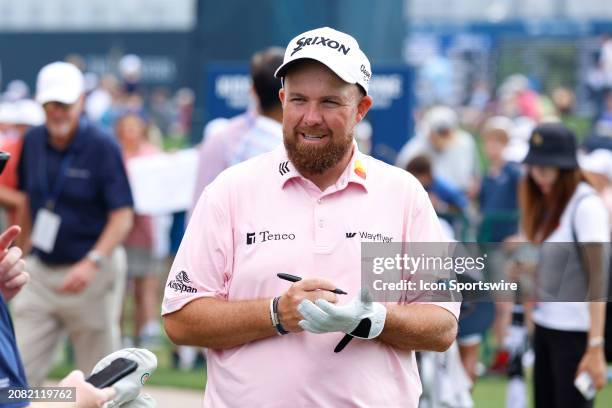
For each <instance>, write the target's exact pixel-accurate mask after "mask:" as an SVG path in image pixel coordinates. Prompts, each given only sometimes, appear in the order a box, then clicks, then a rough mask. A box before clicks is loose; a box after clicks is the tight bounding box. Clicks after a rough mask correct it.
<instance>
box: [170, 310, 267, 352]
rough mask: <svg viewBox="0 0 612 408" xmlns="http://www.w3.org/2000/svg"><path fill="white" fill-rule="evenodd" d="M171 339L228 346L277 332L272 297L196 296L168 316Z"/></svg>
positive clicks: (208, 345) (241, 343) (191, 343)
mask: <svg viewBox="0 0 612 408" xmlns="http://www.w3.org/2000/svg"><path fill="white" fill-rule="evenodd" d="M164 326H165V328H166V333H167V334H168V336H169V337H170V339H171V340H172V341H173V342H174V343H176V344H179V345H190V346H199V347H208V348H213V349H225V348H232V347H237V346H240V345H243V344H246V343H250V342H252V341H255V340H260V339H264V338H267V337H271V336H275V335H276V329H275V328H274V327H273V326H272V322H271V321H270V300H269V299H268V300H265V299H262V300H248V301H225V300H220V299H215V298H200V299H196V300H194V301H192V302H190V303H188V304H187V305H185V307H183V308H182V309H181V310H179V311H176V312H174V313H171V314H168V315H166V316H164Z"/></svg>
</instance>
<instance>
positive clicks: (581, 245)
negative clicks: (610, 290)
mask: <svg viewBox="0 0 612 408" xmlns="http://www.w3.org/2000/svg"><path fill="white" fill-rule="evenodd" d="M524 163H525V164H526V165H527V169H528V170H527V176H526V178H525V179H524V180H523V181H522V184H521V187H520V195H519V196H520V207H521V219H522V221H521V222H522V225H521V226H522V229H523V232H524V234H525V235H526V237H527V238H528V239H529V241H531V242H533V243H537V244H540V256H539V259H538V264H537V269H536V271H537V275H536V276H537V281H538V294H537V301H538V302H537V303H536V307H535V310H534V312H533V320H534V322H535V341H534V349H535V369H534V385H535V387H534V388H535V393H534V396H535V407H536V408H539V407H547V408H558V407H568V408H569V407H572V408H578V407H592V406H593V400H592V399H591V400H587V399H586V398H585V397H584V396H583V394H581V392H580V391H579V390H578V389H577V388H576V387H575V386H574V380H575V379H576V377H578V376H579V375H580V374H582V373H583V372H586V373H588V375H589V376H590V378H591V380H592V383H593V385H594V386H595V388H596V389H601V388H602V387H603V386H604V385H605V381H606V363H605V357H604V347H603V346H604V338H603V333H604V321H605V303H603V302H600V301H590V302H586V301H580V300H593V299H599V300H601V299H602V298H604V297H605V295H606V293H605V289H604V288H605V287H606V285H605V282H606V276H605V275H606V271H607V253H606V249H607V245H606V244H605V243H608V242H609V237H610V224H609V220H608V214H607V211H606V208H605V206H604V204H603V202H602V200H601V198H599V197H598V195H597V194H596V192H595V190H594V189H593V188H592V187H591V186H590V185H589V184H588V183H586V182H585V181H584V177H583V176H582V173H581V170H580V169H579V167H578V162H577V159H576V140H575V136H574V134H573V133H572V132H571V131H570V130H568V129H567V128H566V127H564V126H563V125H561V124H559V123H546V124H541V125H539V126H538V127H536V128H535V129H534V131H533V132H532V135H531V139H530V141H529V153H528V154H527V157H526V158H525V160H524ZM587 243H589V244H587ZM583 260H585V262H583ZM586 260H588V261H589V262H586ZM587 294H588V297H587V296H586V295H587Z"/></svg>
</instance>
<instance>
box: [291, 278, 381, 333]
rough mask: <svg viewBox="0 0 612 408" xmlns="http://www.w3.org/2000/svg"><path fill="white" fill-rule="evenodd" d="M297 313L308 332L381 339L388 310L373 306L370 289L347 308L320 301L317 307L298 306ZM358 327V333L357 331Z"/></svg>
mask: <svg viewBox="0 0 612 408" xmlns="http://www.w3.org/2000/svg"><path fill="white" fill-rule="evenodd" d="M298 312H300V313H301V314H302V316H304V320H300V321H299V323H298V324H299V325H300V327H301V328H302V329H304V330H306V331H308V332H311V333H317V334H319V333H331V332H344V333H346V334H350V335H351V336H353V337H359V338H362V339H373V338H374V337H377V336H378V335H380V333H381V332H382V330H383V327H384V326H385V318H386V317H387V308H386V307H384V306H383V305H382V304H380V303H376V302H372V297H371V296H370V293H369V292H368V290H367V289H362V290H361V293H360V294H359V296H357V297H355V298H354V299H353V300H351V301H350V302H349V303H348V304H346V305H344V306H336V305H334V304H332V303H329V302H328V301H327V300H325V299H317V300H316V301H315V303H312V302H311V301H310V300H308V299H304V300H302V302H301V303H300V305H299V306H298ZM364 323H365V324H364ZM358 326H359V329H358V330H355V329H357V328H358Z"/></svg>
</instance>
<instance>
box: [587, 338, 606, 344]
mask: <svg viewBox="0 0 612 408" xmlns="http://www.w3.org/2000/svg"><path fill="white" fill-rule="evenodd" d="M604 343H605V341H604V338H603V336H597V337H592V338H590V339H589V342H588V346H589V347H600V346H603V345H604Z"/></svg>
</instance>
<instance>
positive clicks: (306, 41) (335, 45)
mask: <svg viewBox="0 0 612 408" xmlns="http://www.w3.org/2000/svg"><path fill="white" fill-rule="evenodd" d="M296 44H297V47H295V48H294V49H293V52H292V53H291V55H290V57H293V54H295V53H296V52H298V51H299V50H301V49H302V48H304V47H307V46H309V45H322V46H324V47H329V48H332V49H334V50H338V52H341V53H343V54H344V55H346V54H348V52H349V51H350V50H351V49H350V48H349V47H347V46H346V45H344V44H342V43H339V42H338V41H336V40H332V39H329V38H325V37H314V38H313V37H308V38H306V37H302V38H300V39H299V40H297V41H296Z"/></svg>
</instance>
